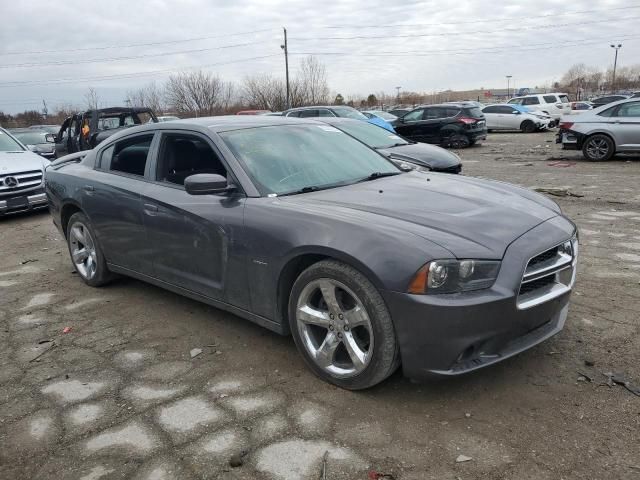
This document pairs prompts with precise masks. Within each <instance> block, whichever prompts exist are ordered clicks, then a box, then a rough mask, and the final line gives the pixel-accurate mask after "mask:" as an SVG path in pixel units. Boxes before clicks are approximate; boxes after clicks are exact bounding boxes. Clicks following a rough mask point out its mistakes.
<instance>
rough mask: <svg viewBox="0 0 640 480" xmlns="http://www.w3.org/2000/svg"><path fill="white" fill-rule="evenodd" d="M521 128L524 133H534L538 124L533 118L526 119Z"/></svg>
mask: <svg viewBox="0 0 640 480" xmlns="http://www.w3.org/2000/svg"><path fill="white" fill-rule="evenodd" d="M520 130H522V132H524V133H533V132H535V131H536V124H535V123H533V122H532V121H531V120H525V121H524V122H522V124H521V125H520Z"/></svg>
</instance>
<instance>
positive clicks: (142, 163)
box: [109, 135, 153, 177]
mask: <svg viewBox="0 0 640 480" xmlns="http://www.w3.org/2000/svg"><path fill="white" fill-rule="evenodd" d="M151 140H153V135H140V136H137V137H133V138H127V139H125V140H121V141H119V142H116V144H115V148H114V149H113V155H112V157H111V165H110V167H109V170H111V171H114V172H122V173H127V174H129V175H137V176H140V177H143V176H144V170H145V167H146V165H147V157H148V155H149V149H150V148H151Z"/></svg>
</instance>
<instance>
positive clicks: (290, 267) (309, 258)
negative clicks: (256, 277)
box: [276, 247, 382, 334]
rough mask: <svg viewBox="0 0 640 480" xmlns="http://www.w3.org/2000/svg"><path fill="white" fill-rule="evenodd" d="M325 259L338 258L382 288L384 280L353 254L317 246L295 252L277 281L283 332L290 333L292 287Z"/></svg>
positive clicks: (278, 305) (278, 314)
mask: <svg viewBox="0 0 640 480" xmlns="http://www.w3.org/2000/svg"><path fill="white" fill-rule="evenodd" d="M323 260H337V261H339V262H342V263H344V264H346V265H349V266H350V267H353V268H355V269H356V270H358V271H359V272H360V273H362V274H363V275H364V276H365V277H367V279H369V281H371V283H373V285H374V286H375V287H376V288H377V289H378V290H381V289H382V282H381V281H380V279H379V278H378V276H377V275H375V274H374V273H373V271H372V270H371V269H370V268H369V267H367V266H366V265H365V264H364V263H363V262H360V261H359V260H357V259H356V258H354V257H353V256H351V255H349V254H347V253H345V252H342V251H339V250H335V249H332V248H327V247H315V248H312V249H305V250H303V251H297V252H295V253H293V254H292V255H291V256H290V257H289V258H288V259H287V261H286V262H285V263H284V265H283V266H282V268H281V269H280V273H279V275H278V282H277V293H276V295H277V305H276V307H277V318H278V319H279V320H280V322H281V325H282V328H283V332H284V333H285V334H290V332H291V331H290V328H289V308H288V306H289V297H290V294H291V287H293V284H294V283H295V281H296V279H297V278H298V277H299V276H300V274H301V273H302V272H303V271H304V270H306V269H307V268H309V267H310V266H311V265H313V264H315V263H318V262H321V261H323Z"/></svg>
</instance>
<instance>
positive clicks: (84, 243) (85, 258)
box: [67, 212, 112, 287]
mask: <svg viewBox="0 0 640 480" xmlns="http://www.w3.org/2000/svg"><path fill="white" fill-rule="evenodd" d="M67 245H68V247H69V254H70V255H71V263H73V266H74V268H75V269H76V272H78V275H80V278H81V279H82V281H83V282H84V283H86V284H87V285H89V286H92V287H99V286H102V285H104V284H106V283H108V282H109V280H111V278H112V275H111V272H109V269H108V268H107V262H106V260H105V258H104V255H103V254H102V250H101V248H100V245H99V244H98V240H97V238H96V236H95V233H94V231H93V228H92V227H91V223H90V222H89V219H88V218H87V217H86V215H85V214H84V213H81V212H77V213H74V214H73V215H71V218H70V219H69V223H68V224H67Z"/></svg>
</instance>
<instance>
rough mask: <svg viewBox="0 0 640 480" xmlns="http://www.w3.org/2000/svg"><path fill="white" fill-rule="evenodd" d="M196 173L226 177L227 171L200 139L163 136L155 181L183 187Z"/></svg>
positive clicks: (188, 136)
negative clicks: (186, 179) (188, 178)
mask: <svg viewBox="0 0 640 480" xmlns="http://www.w3.org/2000/svg"><path fill="white" fill-rule="evenodd" d="M197 173H215V174H218V175H222V176H223V177H226V176H227V169H226V168H225V167H224V165H223V164H222V162H221V161H220V158H219V157H218V155H217V154H216V153H215V152H214V151H213V149H212V148H211V146H209V144H208V143H207V142H206V141H205V140H203V139H202V138H200V137H197V136H194V135H184V134H178V133H176V134H173V133H171V134H166V135H163V137H162V144H161V145H160V154H159V156H158V171H157V175H156V179H157V180H160V181H161V182H169V183H175V184H176V185H184V180H185V178H187V177H188V176H190V175H195V174H197Z"/></svg>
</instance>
